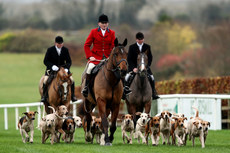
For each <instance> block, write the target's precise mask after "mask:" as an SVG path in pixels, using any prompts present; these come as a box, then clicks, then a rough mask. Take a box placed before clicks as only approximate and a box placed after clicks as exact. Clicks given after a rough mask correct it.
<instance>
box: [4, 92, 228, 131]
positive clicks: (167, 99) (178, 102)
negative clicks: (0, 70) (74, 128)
mask: <svg viewBox="0 0 230 153" xmlns="http://www.w3.org/2000/svg"><path fill="white" fill-rule="evenodd" d="M222 99H230V95H213V94H172V95H160V98H159V99H158V100H157V112H158V113H160V112H161V111H163V110H168V111H170V112H175V113H183V114H185V116H186V117H187V118H188V119H189V118H190V117H194V116H195V112H194V110H193V109H192V106H195V107H197V108H198V109H199V114H200V117H201V118H202V119H204V120H207V121H210V122H211V129H213V130H219V129H221V100H222ZM80 102H82V100H78V101H76V102H74V103H72V102H71V104H73V115H76V114H77V112H76V105H77V104H78V103H80ZM21 107H24V108H26V111H29V110H30V107H37V111H38V113H39V114H38V120H37V122H38V124H39V123H40V120H41V114H42V116H44V114H45V111H44V107H43V103H41V102H34V103H24V104H0V109H1V108H3V109H4V123H5V124H4V126H5V130H7V129H8V108H14V109H15V127H16V129H18V127H17V124H18V121H19V108H21ZM153 115H155V114H153Z"/></svg>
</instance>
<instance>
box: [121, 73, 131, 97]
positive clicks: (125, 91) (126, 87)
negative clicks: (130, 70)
mask: <svg viewBox="0 0 230 153" xmlns="http://www.w3.org/2000/svg"><path fill="white" fill-rule="evenodd" d="M132 78H133V76H132V75H130V76H129V78H128V80H127V81H125V80H124V81H123V86H124V88H123V95H122V99H123V100H125V98H126V96H128V95H129V94H131V93H132V90H131V89H130V85H131V82H132Z"/></svg>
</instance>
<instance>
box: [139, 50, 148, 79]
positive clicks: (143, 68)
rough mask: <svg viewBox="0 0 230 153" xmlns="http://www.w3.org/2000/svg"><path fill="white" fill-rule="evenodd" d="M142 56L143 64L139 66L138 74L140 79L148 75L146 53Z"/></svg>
mask: <svg viewBox="0 0 230 153" xmlns="http://www.w3.org/2000/svg"><path fill="white" fill-rule="evenodd" d="M140 54H141V62H140V63H139V64H138V67H137V68H138V74H139V75H140V77H145V76H146V75H147V69H146V67H147V64H146V63H145V59H144V56H145V53H140Z"/></svg>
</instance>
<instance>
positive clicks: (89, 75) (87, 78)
mask: <svg viewBox="0 0 230 153" xmlns="http://www.w3.org/2000/svg"><path fill="white" fill-rule="evenodd" d="M90 77H91V74H86V80H85V87H84V88H83V89H82V91H81V93H82V94H83V96H84V97H88V90H89V89H88V85H89V80H90Z"/></svg>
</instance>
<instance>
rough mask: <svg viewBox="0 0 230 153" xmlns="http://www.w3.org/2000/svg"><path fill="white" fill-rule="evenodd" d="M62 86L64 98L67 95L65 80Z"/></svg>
mask: <svg viewBox="0 0 230 153" xmlns="http://www.w3.org/2000/svg"><path fill="white" fill-rule="evenodd" d="M62 86H63V88H64V98H66V96H67V91H68V90H67V86H68V83H67V82H64V83H63V84H62Z"/></svg>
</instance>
